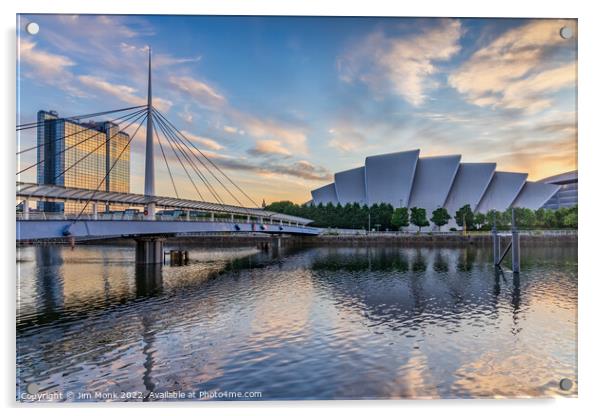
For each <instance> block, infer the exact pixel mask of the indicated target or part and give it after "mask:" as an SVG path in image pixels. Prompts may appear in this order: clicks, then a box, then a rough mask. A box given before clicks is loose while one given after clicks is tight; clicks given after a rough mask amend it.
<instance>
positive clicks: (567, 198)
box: [539, 170, 578, 209]
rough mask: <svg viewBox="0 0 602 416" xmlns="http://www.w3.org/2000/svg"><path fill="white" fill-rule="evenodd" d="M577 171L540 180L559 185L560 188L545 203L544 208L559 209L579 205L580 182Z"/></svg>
mask: <svg viewBox="0 0 602 416" xmlns="http://www.w3.org/2000/svg"><path fill="white" fill-rule="evenodd" d="M577 176H578V175H577V171H576V170H573V171H571V172H565V173H561V174H560V175H554V176H550V177H549V178H544V179H541V180H540V181H539V182H541V183H548V184H554V185H559V186H560V189H559V190H558V192H557V193H556V194H554V195H553V196H552V197H551V198H550V199H549V200H548V201H547V202H546V203H545V204H544V206H543V207H544V208H548V209H558V208H570V207H574V206H575V205H577V194H578V187H577V185H578V183H577Z"/></svg>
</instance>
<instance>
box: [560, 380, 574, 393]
mask: <svg viewBox="0 0 602 416" xmlns="http://www.w3.org/2000/svg"><path fill="white" fill-rule="evenodd" d="M571 387H573V382H572V381H571V380H569V379H568V378H563V379H562V380H560V390H564V391H568V390H570V389H571Z"/></svg>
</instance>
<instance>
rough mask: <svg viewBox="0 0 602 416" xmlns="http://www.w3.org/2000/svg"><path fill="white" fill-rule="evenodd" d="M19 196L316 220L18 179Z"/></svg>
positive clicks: (270, 217)
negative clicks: (39, 183)
mask: <svg viewBox="0 0 602 416" xmlns="http://www.w3.org/2000/svg"><path fill="white" fill-rule="evenodd" d="M16 196H17V198H21V199H28V200H30V201H35V200H38V201H48V202H65V201H75V202H86V201H88V200H91V201H92V202H100V203H103V204H104V203H113V204H120V205H128V206H132V207H144V206H146V205H148V204H149V203H151V202H154V203H155V205H156V206H157V208H163V209H180V210H194V211H202V212H209V213H211V212H212V213H217V214H233V215H238V216H242V217H246V216H250V217H252V218H263V219H272V220H274V221H284V222H293V223H299V224H302V225H305V224H309V223H311V222H312V221H311V220H309V219H307V218H301V217H296V216H293V215H286V214H280V213H277V212H271V211H266V210H263V209H259V208H247V207H238V206H234V205H226V204H217V203H213V202H204V201H195V200H192V199H178V198H171V197H164V196H154V197H151V196H145V195H140V194H131V193H123V192H105V191H94V190H90V189H79V188H69V187H63V186H58V185H38V184H34V183H25V182H17V192H16Z"/></svg>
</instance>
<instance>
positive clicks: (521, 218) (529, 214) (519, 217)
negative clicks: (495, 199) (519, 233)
mask: <svg viewBox="0 0 602 416" xmlns="http://www.w3.org/2000/svg"><path fill="white" fill-rule="evenodd" d="M510 218H511V219H512V209H511V210H510ZM514 221H515V222H516V226H517V227H519V228H523V229H525V228H527V229H529V228H533V227H534V226H535V221H536V216H535V213H534V212H533V211H532V210H530V209H529V208H514Z"/></svg>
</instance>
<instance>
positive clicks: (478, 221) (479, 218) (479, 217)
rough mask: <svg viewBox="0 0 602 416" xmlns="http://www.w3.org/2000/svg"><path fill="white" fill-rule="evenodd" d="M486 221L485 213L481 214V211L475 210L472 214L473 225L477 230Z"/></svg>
mask: <svg viewBox="0 0 602 416" xmlns="http://www.w3.org/2000/svg"><path fill="white" fill-rule="evenodd" d="M486 221H487V218H486V217H485V214H483V213H482V212H476V213H475V214H474V225H475V227H477V230H478V229H480V228H481V227H482V226H483V225H485V222H486Z"/></svg>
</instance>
